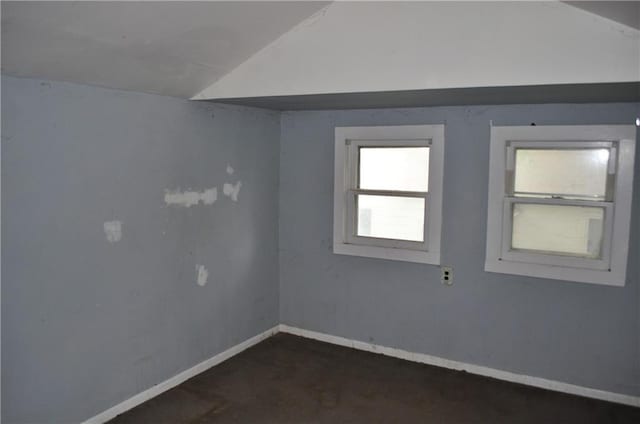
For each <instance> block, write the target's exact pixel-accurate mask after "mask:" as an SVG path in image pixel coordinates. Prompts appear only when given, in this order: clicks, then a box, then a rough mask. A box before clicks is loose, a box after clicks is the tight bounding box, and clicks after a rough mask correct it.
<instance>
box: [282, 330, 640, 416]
mask: <svg viewBox="0 0 640 424" xmlns="http://www.w3.org/2000/svg"><path fill="white" fill-rule="evenodd" d="M278 331H279V332H282V333H289V334H293V335H296V336H301V337H306V338H308V339H314V340H319V341H321V342H327V343H332V344H335V345H340V346H346V347H350V348H353V349H358V350H364V351H367V352H373V353H379V354H382V355H386V356H392V357H394V358H400V359H405V360H407V361H412V362H420V363H422V364H428V365H435V366H437V367H443V368H449V369H452V370H458V371H466V372H468V373H471V374H477V375H482V376H485V377H491V378H496V379H498V380H504V381H509V382H512V383H519V384H524V385H527V386H533V387H539V388H542V389H547V390H552V391H555V392H562V393H568V394H571V395H577V396H583V397H587V398H593V399H599V400H605V401H608V402H615V403H621V404H624V405H630V406H636V407H640V397H637V396H630V395H624V394H620V393H613V392H607V391H604V390H598V389H592V388H589V387H582V386H576V385H574V384H569V383H563V382H561V381H554V380H547V379H545V378H540V377H532V376H529V375H523V374H515V373H512V372H509V371H502V370H498V369H495V368H489V367H483V366H480V365H473V364H467V363H464V362H459V361H452V360H450V359H445V358H440V357H437V356H432V355H427V354H424V353H415V352H408V351H406V350H401V349H395V348H392V347H386V346H380V345H375V344H371V343H365V342H361V341H358V340H351V339H346V338H343V337H338V336H332V335H330V334H324V333H318V332H316V331H310V330H304V329H302V328H297V327H291V326H289V325H285V324H280V325H279V326H278Z"/></svg>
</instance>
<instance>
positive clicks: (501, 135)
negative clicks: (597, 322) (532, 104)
mask: <svg viewBox="0 0 640 424" xmlns="http://www.w3.org/2000/svg"><path fill="white" fill-rule="evenodd" d="M635 132H636V129H635V126H633V125H566V126H563V125H558V126H510V127H493V126H492V127H491V153H490V154H491V156H490V164H489V203H488V214H487V251H486V261H485V271H489V272H498V273H503V274H514V275H526V276H532V277H540V278H550V279H556V280H565V281H575V282H582V283H592V284H604V285H610V286H620V287H621V286H624V285H625V280H626V271H627V256H628V246H629V228H630V221H631V203H632V197H633V166H634V157H635V139H636V135H635ZM521 147H524V148H527V147H529V148H531V147H533V148H581V147H589V148H592V147H593V148H598V147H606V148H608V149H610V156H609V164H608V174H609V175H610V178H611V179H610V181H611V183H612V184H613V187H611V188H609V189H608V191H609V198H606V199H604V200H603V201H590V200H569V199H566V198H563V199H555V198H534V197H532V198H529V197H518V198H517V199H514V197H513V195H512V194H511V193H510V191H511V190H510V189H509V187H508V185H509V184H510V182H509V181H508V179H509V178H513V176H512V174H513V170H514V156H515V153H514V152H515V149H517V148H521ZM509 172H511V176H510V175H509ZM514 203H535V204H562V205H567V206H595V207H599V208H603V209H604V228H603V244H602V247H601V257H600V258H597V259H590V258H583V257H572V256H565V255H559V254H551V253H550V254H545V253H538V252H531V251H529V252H527V251H517V250H512V249H511V248H510V246H511V231H512V223H511V219H512V213H511V208H512V206H513V204H514Z"/></svg>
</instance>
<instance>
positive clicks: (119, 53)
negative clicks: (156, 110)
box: [1, 1, 328, 98]
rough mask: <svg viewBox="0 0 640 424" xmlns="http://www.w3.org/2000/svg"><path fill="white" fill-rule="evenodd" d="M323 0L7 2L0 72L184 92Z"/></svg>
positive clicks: (233, 63) (288, 26)
mask: <svg viewBox="0 0 640 424" xmlns="http://www.w3.org/2000/svg"><path fill="white" fill-rule="evenodd" d="M327 4H328V2H306V1H305V2H287V1H283V2H263V1H256V2H245V1H235V2H187V1H185V2H183V1H172V2H146V1H128V2H127V1H124V2H116V1H107V2H76V1H73V2H57V1H56V2H48V1H47V2H7V1H3V2H2V4H1V6H2V72H3V73H6V74H10V75H15V76H23V77H34V78H45V79H52V80H61V81H70V82H77V83H82V84H89V85H98V86H103V87H110V88H119V89H124V90H133V91H141V92H147V93H155V94H164V95H169V96H176V97H184V98H189V97H191V96H193V95H194V94H196V93H198V92H199V91H201V90H202V89H204V88H205V87H207V86H208V85H210V84H212V83H213V82H215V81H216V80H218V79H219V78H221V77H222V76H224V75H225V74H227V73H228V72H230V71H231V70H233V69H234V68H235V67H236V66H238V65H240V64H241V63H242V62H244V61H245V60H246V59H248V58H249V57H250V56H251V55H253V54H254V53H256V52H257V51H259V50H260V49H262V48H263V47H264V46H266V45H267V44H269V43H270V42H272V41H273V40H275V39H276V38H278V37H279V36H281V35H282V34H284V33H285V32H287V31H288V30H290V29H291V28H292V27H293V26H294V25H296V24H297V23H299V22H300V21H302V20H304V19H305V18H307V17H309V16H310V15H312V14H313V13H315V12H317V11H318V10H320V9H322V8H323V7H325V6H326V5H327Z"/></svg>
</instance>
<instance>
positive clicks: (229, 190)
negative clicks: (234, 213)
mask: <svg viewBox="0 0 640 424" xmlns="http://www.w3.org/2000/svg"><path fill="white" fill-rule="evenodd" d="M240 187H242V181H238V182H237V183H235V184H231V183H224V186H223V187H222V192H223V193H224V195H225V196H229V197H231V200H233V201H234V202H237V201H238V194H239V193H240Z"/></svg>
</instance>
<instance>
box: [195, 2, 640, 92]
mask: <svg viewBox="0 0 640 424" xmlns="http://www.w3.org/2000/svg"><path fill="white" fill-rule="evenodd" d="M630 81H640V31H638V30H637V29H636V28H634V27H633V26H628V25H624V24H621V23H619V22H617V21H615V20H612V19H609V18H605V17H602V16H600V15H599V14H594V13H591V12H588V11H585V10H583V9H582V8H576V7H573V6H570V5H568V4H566V3H562V2H549V1H540V2H529V1H527V2H476V1H472V2H335V3H332V4H331V5H330V6H328V7H327V8H326V9H325V10H324V11H323V13H322V14H318V15H315V16H313V17H311V18H309V19H307V20H306V21H305V22H304V23H303V24H301V25H298V26H296V27H295V28H293V29H292V30H291V31H289V32H287V33H286V34H285V35H284V36H282V37H280V38H279V39H278V40H277V41H276V42H274V43H272V44H270V45H269V46H267V47H266V48H264V49H263V50H261V51H259V52H258V53H256V54H255V55H253V56H252V57H251V58H250V59H249V60H247V61H246V62H244V63H243V64H241V65H240V66H238V67H237V68H235V69H234V70H233V71H231V72H230V73H229V74H227V75H225V76H224V77H222V78H221V79H219V80H218V81H216V82H215V83H214V84H212V85H211V86H210V87H208V88H207V89H205V90H203V91H202V92H201V93H199V94H198V95H197V96H195V97H194V98H195V99H228V98H242V97H269V96H295V95H307V94H325V93H365V92H381V91H402V90H431V89H449V88H461V87H469V88H470V87H509V86H530V85H554V84H599V83H613V82H630Z"/></svg>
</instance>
